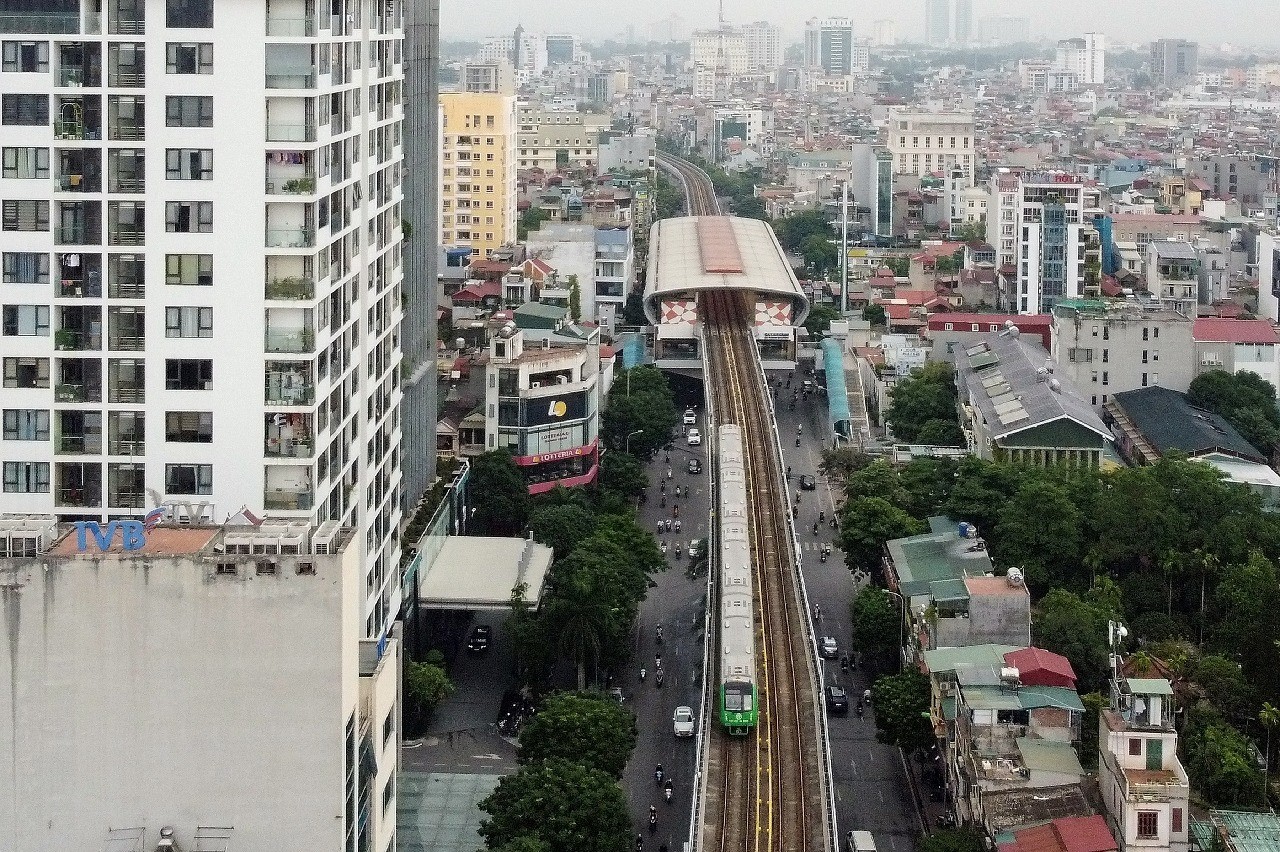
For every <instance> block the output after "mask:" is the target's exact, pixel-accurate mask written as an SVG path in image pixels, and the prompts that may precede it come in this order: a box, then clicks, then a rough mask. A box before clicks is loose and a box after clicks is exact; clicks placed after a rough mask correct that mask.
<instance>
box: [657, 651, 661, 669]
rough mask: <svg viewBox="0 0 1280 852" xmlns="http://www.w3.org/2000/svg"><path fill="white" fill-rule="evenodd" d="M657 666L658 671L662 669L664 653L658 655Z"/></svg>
mask: <svg viewBox="0 0 1280 852" xmlns="http://www.w3.org/2000/svg"><path fill="white" fill-rule="evenodd" d="M656 667H657V669H658V671H662V655H661V654H659V655H658V658H657V661H656Z"/></svg>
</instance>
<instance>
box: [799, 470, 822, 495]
mask: <svg viewBox="0 0 1280 852" xmlns="http://www.w3.org/2000/svg"><path fill="white" fill-rule="evenodd" d="M817 487H818V480H816V479H814V478H813V477H812V476H810V475H809V474H807V473H806V474H805V475H804V476H802V477H800V490H801V491H812V490H814V489H815V488H817Z"/></svg>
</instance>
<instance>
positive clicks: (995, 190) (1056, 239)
mask: <svg viewBox="0 0 1280 852" xmlns="http://www.w3.org/2000/svg"><path fill="white" fill-rule="evenodd" d="M1099 195H1100V190H1099V189H1098V187H1097V186H1096V185H1092V184H1089V183H1086V182H1085V180H1084V178H1082V177H1080V176H1079V175H1075V174H1070V173H1067V172H1044V173H1028V174H1015V173H1013V172H1009V171H1006V170H1001V171H1000V172H998V173H997V174H995V175H993V176H992V178H991V202H990V204H989V205H988V214H987V242H988V243H990V244H991V245H992V246H993V247H994V248H995V250H996V267H997V269H998V270H999V272H1000V276H1001V279H1002V280H1001V301H1002V303H1003V305H1002V306H1003V307H1004V308H1005V309H1007V310H1010V311H1015V312H1017V313H1020V314H1042V313H1048V312H1050V311H1052V310H1053V306H1054V305H1055V304H1056V303H1057V302H1058V301H1060V300H1062V299H1078V298H1080V297H1081V296H1083V295H1085V286H1086V281H1087V276H1086V265H1087V264H1088V262H1089V261H1090V260H1097V259H1098V256H1099V249H1098V246H1097V243H1096V240H1095V239H1094V238H1095V237H1096V234H1097V232H1096V230H1095V229H1094V226H1093V217H1092V215H1091V214H1092V213H1094V212H1101V210H1100V208H1099V206H1098V204H1099Z"/></svg>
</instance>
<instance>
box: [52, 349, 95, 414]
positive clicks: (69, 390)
mask: <svg viewBox="0 0 1280 852" xmlns="http://www.w3.org/2000/svg"><path fill="white" fill-rule="evenodd" d="M55 371H56V372H55V378H56V379H57V381H56V382H55V384H54V388H53V398H54V401H56V402H66V403H85V402H102V360H101V359H100V358H58V359H57V362H56V368H55Z"/></svg>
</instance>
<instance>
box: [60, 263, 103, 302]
mask: <svg viewBox="0 0 1280 852" xmlns="http://www.w3.org/2000/svg"><path fill="white" fill-rule="evenodd" d="M56 260H57V262H58V290H57V295H58V297H59V298H62V299H97V298H100V297H101V296H102V255H100V254H81V253H79V252H64V253H61V254H59V255H57V258H56Z"/></svg>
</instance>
